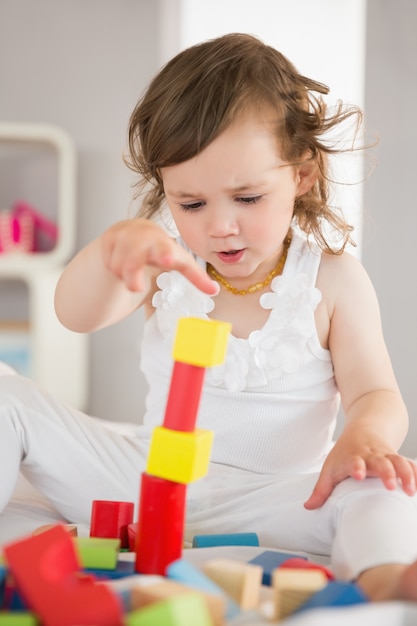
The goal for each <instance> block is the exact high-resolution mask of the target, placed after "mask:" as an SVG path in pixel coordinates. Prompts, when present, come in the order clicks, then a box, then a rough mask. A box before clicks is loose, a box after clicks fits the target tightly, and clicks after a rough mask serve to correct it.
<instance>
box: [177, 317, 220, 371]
mask: <svg viewBox="0 0 417 626" xmlns="http://www.w3.org/2000/svg"><path fill="white" fill-rule="evenodd" d="M230 330H231V324H229V323H228V322H219V321H217V320H204V319H200V318H199V317H182V318H181V319H180V320H179V321H178V326H177V333H176V336H175V343H174V348H173V352H172V358H173V359H174V361H181V362H182V363H189V364H190V365H196V366H198V367H213V365H220V364H221V363H223V361H224V359H225V355H226V347H227V340H228V337H229V333H230Z"/></svg>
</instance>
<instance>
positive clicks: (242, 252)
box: [161, 115, 314, 288]
mask: <svg viewBox="0 0 417 626" xmlns="http://www.w3.org/2000/svg"><path fill="white" fill-rule="evenodd" d="M270 128H271V127H270V126H268V123H267V120H265V119H262V118H261V119H260V118H257V117H256V116H254V115H248V116H246V117H242V118H240V119H239V120H237V121H235V122H233V123H232V124H231V125H230V126H229V127H228V128H227V129H226V130H225V131H224V132H223V133H221V134H220V135H219V136H218V137H217V138H216V139H215V140H213V141H212V143H211V144H209V145H208V146H207V148H205V149H204V150H203V151H202V152H201V153H200V154H199V155H197V156H196V157H193V158H192V159H190V160H188V161H185V162H183V163H179V164H178V165H173V166H170V167H166V168H163V169H162V171H161V175H162V180H163V184H164V191H165V196H166V199H167V202H168V205H169V207H170V209H171V212H172V215H173V218H174V220H175V223H176V226H177V228H178V231H179V233H180V235H181V237H182V239H183V240H184V241H185V243H186V244H187V245H188V246H189V247H190V248H191V250H193V252H194V253H195V254H197V255H198V256H199V257H201V258H202V259H204V260H205V261H207V262H209V263H211V265H213V266H214V267H215V269H216V270H217V271H218V272H219V273H220V274H222V275H223V276H224V277H225V278H227V279H231V280H233V286H235V287H237V288H240V287H241V288H245V287H246V286H247V284H248V283H253V282H257V281H260V280H263V279H264V278H265V276H266V275H267V274H268V272H269V271H271V270H272V269H273V268H274V267H275V265H276V263H277V261H278V258H279V256H280V255H281V252H282V249H283V241H284V239H285V236H286V234H287V232H288V229H289V227H290V224H291V220H292V216H293V210H294V201H295V198H296V197H297V196H298V195H302V194H303V193H305V192H306V191H307V190H308V189H309V188H310V187H311V185H312V184H313V183H314V179H313V176H312V174H311V172H310V173H309V174H308V173H307V172H306V171H304V169H303V168H304V166H294V165H291V166H290V165H288V164H286V163H285V162H284V161H283V159H282V158H281V157H280V155H279V150H278V146H277V141H276V138H275V137H274V135H273V134H272V131H271V130H270ZM310 179H311V180H310Z"/></svg>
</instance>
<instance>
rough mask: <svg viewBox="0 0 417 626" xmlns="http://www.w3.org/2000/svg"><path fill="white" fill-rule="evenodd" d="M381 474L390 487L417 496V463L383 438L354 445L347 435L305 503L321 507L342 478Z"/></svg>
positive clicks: (342, 439) (339, 441)
mask: <svg viewBox="0 0 417 626" xmlns="http://www.w3.org/2000/svg"><path fill="white" fill-rule="evenodd" d="M366 477H379V478H380V479H381V480H382V482H383V484H384V485H385V487H386V488H387V489H390V490H393V489H396V488H397V487H398V486H399V485H400V486H401V488H402V489H403V490H404V491H405V493H406V494H408V495H409V496H413V495H414V494H415V493H416V491H417V488H416V484H417V466H416V464H415V463H413V461H411V460H410V459H407V458H405V457H403V456H401V455H400V454H398V453H397V452H396V451H395V450H391V449H390V448H389V447H388V446H386V445H385V444H384V442H382V441H375V440H373V441H372V445H369V444H363V443H362V444H361V445H359V446H358V445H353V442H352V441H344V438H343V435H342V436H341V438H340V439H339V440H338V441H337V442H336V444H335V446H334V448H333V449H332V451H331V452H330V454H329V455H328V457H327V459H326V461H325V463H324V465H323V468H322V470H321V472H320V476H319V478H318V480H317V483H316V485H315V487H314V489H313V492H312V494H311V496H310V497H309V498H308V500H307V501H306V502H305V503H304V506H305V508H306V509H318V508H319V507H321V506H322V505H323V504H324V503H325V502H326V500H327V498H328V497H329V496H330V494H331V493H332V491H333V489H334V488H335V487H336V485H338V484H339V483H340V482H342V480H345V479H346V478H354V479H355V480H364V479H365V478H366Z"/></svg>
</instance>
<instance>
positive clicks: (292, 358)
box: [153, 238, 321, 392]
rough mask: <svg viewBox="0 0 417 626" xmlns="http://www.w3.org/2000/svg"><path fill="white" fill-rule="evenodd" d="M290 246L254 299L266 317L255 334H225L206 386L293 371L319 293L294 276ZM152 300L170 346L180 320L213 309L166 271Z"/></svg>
mask: <svg viewBox="0 0 417 626" xmlns="http://www.w3.org/2000/svg"><path fill="white" fill-rule="evenodd" d="M295 247H296V246H294V238H293V242H292V243H291V246H290V249H289V252H288V258H287V262H286V265H285V268H284V272H283V274H282V275H281V276H277V277H276V278H274V280H273V281H272V283H271V291H270V292H268V293H264V294H262V295H261V296H260V300H259V302H260V305H261V306H262V307H263V308H264V309H267V310H270V315H269V317H268V319H267V321H266V322H265V324H264V325H263V327H262V328H260V329H259V330H255V331H253V332H251V333H250V335H249V337H248V338H247V339H241V338H239V337H235V336H234V335H231V336H230V338H229V344H228V349H227V356H226V360H225V362H224V363H223V364H222V365H219V366H216V367H213V368H209V369H208V371H207V374H206V382H207V383H208V384H209V385H212V386H216V387H223V388H227V389H228V390H229V391H232V392H233V391H242V390H243V389H251V388H257V387H262V386H265V385H266V384H267V383H268V381H270V380H272V379H276V378H279V377H280V376H282V375H283V374H285V373H294V372H296V371H297V370H298V369H299V368H300V366H301V359H302V355H303V353H304V350H305V348H306V345H307V343H308V341H309V339H310V338H311V337H312V336H313V335H314V333H315V321H314V311H315V309H316V307H317V305H318V303H319V302H320V300H321V293H320V291H319V290H318V289H317V288H316V287H314V286H311V285H310V281H311V279H310V278H309V277H308V276H307V274H305V273H302V272H301V273H297V272H294V271H293V270H294V267H291V266H293V264H294V262H295V261H296V258H295V257H297V256H298V254H299V251H296V250H295V249H294V248H295ZM157 285H158V287H159V289H160V291H157V292H156V293H155V295H154V297H153V305H154V307H155V309H156V311H155V315H156V316H157V324H158V327H159V330H160V332H161V333H162V335H163V337H164V339H165V341H166V342H167V343H169V345H172V343H173V341H174V336H175V332H176V327H177V322H178V319H179V318H180V317H190V316H192V317H201V318H204V319H208V314H209V313H211V312H212V311H213V310H214V308H215V302H214V300H213V298H212V297H211V296H209V295H207V294H205V293H203V292H201V291H200V290H199V289H197V288H196V287H194V285H192V284H191V283H190V282H189V281H188V280H187V279H186V278H185V277H184V276H182V274H180V273H178V272H176V271H172V272H164V273H162V274H160V275H159V277H158V279H157Z"/></svg>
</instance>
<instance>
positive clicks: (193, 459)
mask: <svg viewBox="0 0 417 626" xmlns="http://www.w3.org/2000/svg"><path fill="white" fill-rule="evenodd" d="M212 443H213V432H212V431H211V430H201V429H198V428H197V429H195V430H194V431H193V432H182V431H178V430H171V429H169V428H164V426H157V427H156V428H154V430H153V432H152V441H151V447H150V450H149V456H148V465H147V468H146V471H147V473H148V474H152V475H153V476H158V478H165V479H166V480H171V481H172V482H174V483H185V484H188V483H190V482H193V481H195V480H198V479H199V478H202V477H203V476H205V475H206V474H207V470H208V465H209V461H210V452H211V445H212Z"/></svg>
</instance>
